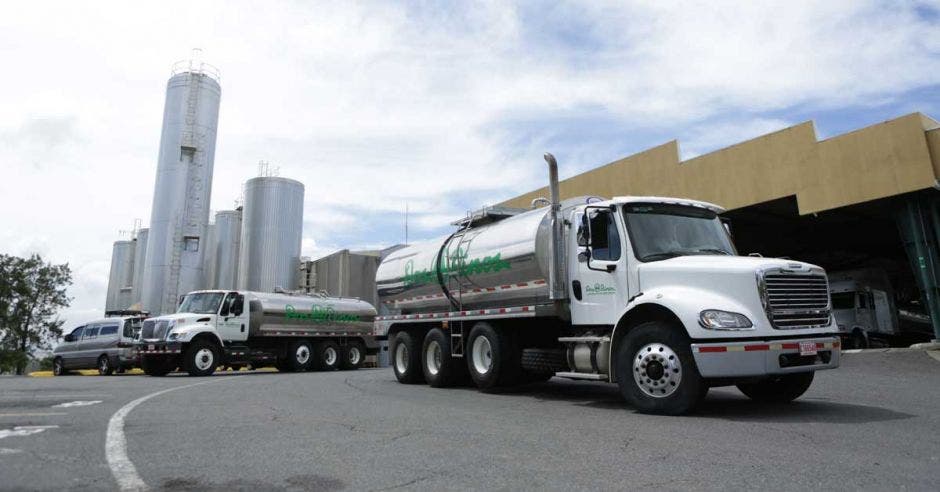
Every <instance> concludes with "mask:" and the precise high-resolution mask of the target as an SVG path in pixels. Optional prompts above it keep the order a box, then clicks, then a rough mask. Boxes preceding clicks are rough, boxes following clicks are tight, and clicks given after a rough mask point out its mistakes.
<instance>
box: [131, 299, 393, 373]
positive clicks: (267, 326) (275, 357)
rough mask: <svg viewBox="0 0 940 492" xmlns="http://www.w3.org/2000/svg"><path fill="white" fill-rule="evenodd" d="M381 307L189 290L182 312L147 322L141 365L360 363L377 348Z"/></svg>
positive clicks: (192, 368) (159, 368)
mask: <svg viewBox="0 0 940 492" xmlns="http://www.w3.org/2000/svg"><path fill="white" fill-rule="evenodd" d="M374 318H375V308H374V307H372V305H371V304H369V303H367V302H365V301H361V300H358V299H350V298H334V297H325V296H310V295H291V294H271V293H263V292H245V291H222V290H208V291H197V292H190V293H189V294H187V295H186V296H185V297H184V298H183V301H182V303H180V306H179V309H178V310H177V312H176V314H171V315H166V316H159V317H156V318H150V319H147V320H145V321H144V322H143V326H142V328H141V331H140V337H139V339H138V342H137V348H138V352H139V354H140V364H141V367H142V368H143V370H144V372H145V373H147V374H149V375H151V376H163V375H166V374H167V373H169V372H171V371H174V370H176V369H177V368H180V369H182V370H184V371H186V372H188V373H189V374H190V375H192V376H208V375H211V374H212V373H213V372H215V370H216V368H218V367H220V366H231V367H236V368H238V367H242V366H246V365H251V366H253V367H256V368H257V367H264V366H275V367H277V369H278V370H280V371H282V372H294V371H307V370H332V369H358V368H359V367H361V366H362V364H363V362H364V361H365V357H366V355H372V354H375V353H377V352H378V344H377V343H376V341H375V338H374V337H373V336H372V323H373V320H374Z"/></svg>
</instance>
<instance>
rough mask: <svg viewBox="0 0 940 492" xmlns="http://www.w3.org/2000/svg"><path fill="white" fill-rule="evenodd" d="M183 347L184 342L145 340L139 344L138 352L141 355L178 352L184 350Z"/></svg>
mask: <svg viewBox="0 0 940 492" xmlns="http://www.w3.org/2000/svg"><path fill="white" fill-rule="evenodd" d="M182 347H183V344H182V343H173V342H146V341H144V342H140V343H138V344H137V353H138V354H139V355H167V354H178V353H180V352H181V351H182Z"/></svg>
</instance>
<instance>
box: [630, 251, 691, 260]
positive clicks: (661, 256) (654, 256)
mask: <svg viewBox="0 0 940 492" xmlns="http://www.w3.org/2000/svg"><path fill="white" fill-rule="evenodd" d="M685 254H688V253H686V252H684V251H663V252H662V253H651V254H648V255H646V256H644V257H642V258H640V261H658V260H667V259H669V258H675V257H677V256H682V255H685Z"/></svg>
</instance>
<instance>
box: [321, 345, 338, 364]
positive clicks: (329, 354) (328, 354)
mask: <svg viewBox="0 0 940 492" xmlns="http://www.w3.org/2000/svg"><path fill="white" fill-rule="evenodd" d="M336 359H338V355H337V354H336V349H335V348H333V347H327V348H326V350H324V351H323V360H325V361H326V365H328V366H332V365H335V364H336Z"/></svg>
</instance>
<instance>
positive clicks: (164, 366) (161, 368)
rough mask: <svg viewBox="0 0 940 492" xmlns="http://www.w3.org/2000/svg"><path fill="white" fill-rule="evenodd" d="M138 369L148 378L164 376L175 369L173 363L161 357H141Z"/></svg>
mask: <svg viewBox="0 0 940 492" xmlns="http://www.w3.org/2000/svg"><path fill="white" fill-rule="evenodd" d="M140 368H141V369H142V370H143V371H144V374H146V375H148V376H155V377H162V376H166V375H167V374H169V373H170V372H172V371H173V369H175V367H173V363H172V362H170V361H169V360H166V359H164V358H162V357H143V358H141V359H140Z"/></svg>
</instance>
